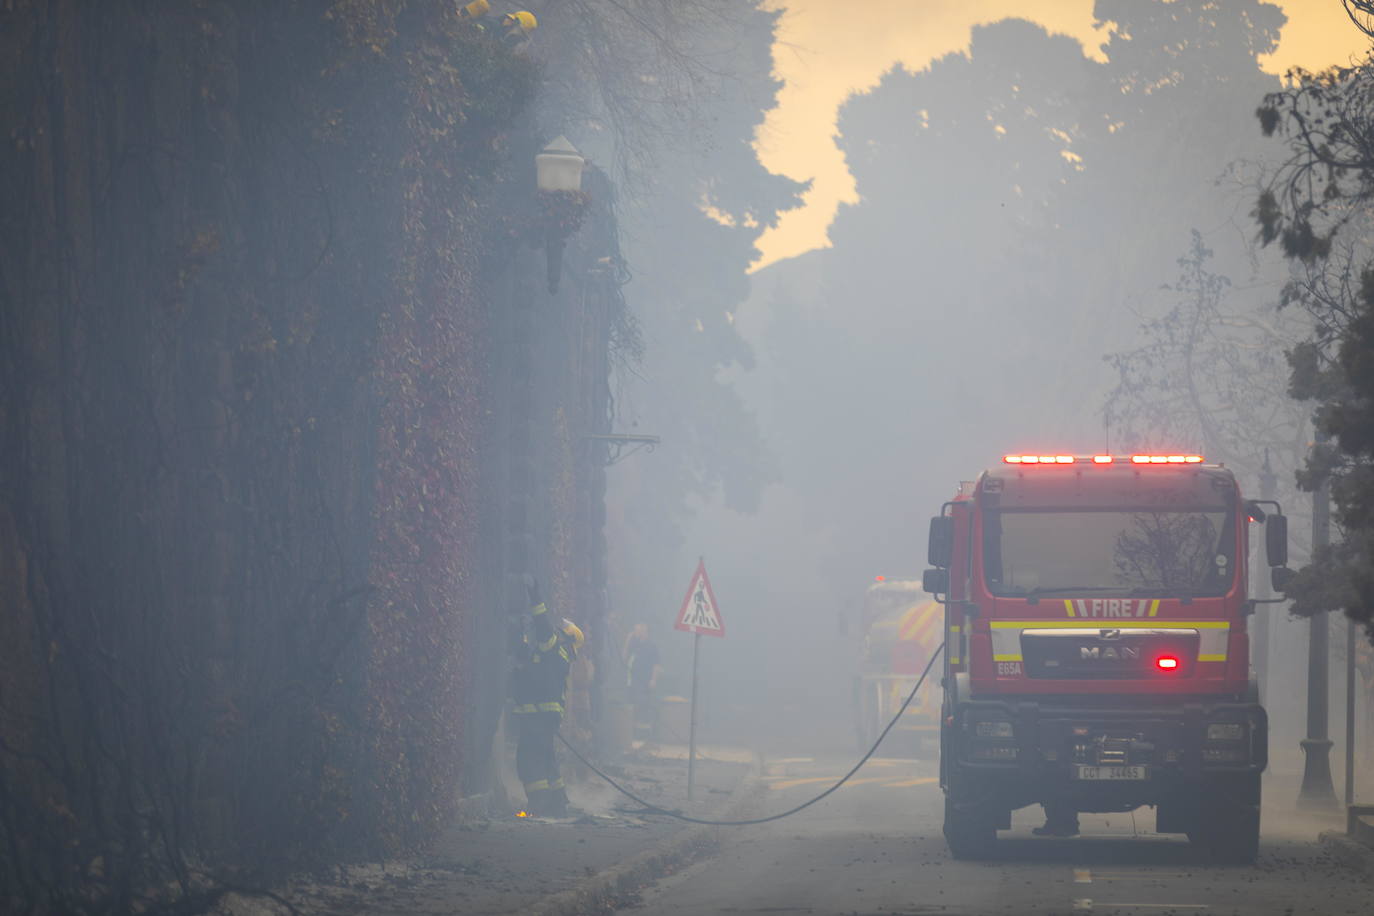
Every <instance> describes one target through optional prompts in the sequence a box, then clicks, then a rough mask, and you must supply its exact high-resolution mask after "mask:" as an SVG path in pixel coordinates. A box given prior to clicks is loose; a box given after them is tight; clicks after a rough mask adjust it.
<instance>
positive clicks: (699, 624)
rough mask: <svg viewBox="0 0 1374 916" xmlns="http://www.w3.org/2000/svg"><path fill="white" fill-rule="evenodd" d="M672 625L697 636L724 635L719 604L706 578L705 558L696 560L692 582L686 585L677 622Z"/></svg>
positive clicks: (723, 622)
mask: <svg viewBox="0 0 1374 916" xmlns="http://www.w3.org/2000/svg"><path fill="white" fill-rule="evenodd" d="M673 626H674V627H676V628H677V629H679V630H685V631H687V632H688V633H696V634H697V635H699V636H724V635H725V621H724V620H722V619H721V617H720V605H718V604H716V594H715V592H713V591H711V580H710V579H708V578H706V561H705V560H699V561H698V562H697V571H696V572H695V573H694V574H693V575H692V584H691V585H688V586H687V597H685V598H683V599H682V610H680V611H678V612H677V623H675V624H673Z"/></svg>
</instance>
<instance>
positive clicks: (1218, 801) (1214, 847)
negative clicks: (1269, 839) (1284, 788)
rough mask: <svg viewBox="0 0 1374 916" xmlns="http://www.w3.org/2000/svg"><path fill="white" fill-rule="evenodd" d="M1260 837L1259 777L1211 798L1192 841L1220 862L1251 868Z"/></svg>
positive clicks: (1240, 782)
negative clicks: (1249, 866)
mask: <svg viewBox="0 0 1374 916" xmlns="http://www.w3.org/2000/svg"><path fill="white" fill-rule="evenodd" d="M1259 835H1260V781H1259V775H1258V774H1255V775H1254V776H1246V777H1242V778H1241V779H1240V780H1239V781H1238V783H1233V784H1231V785H1228V786H1226V787H1225V790H1223V791H1220V792H1217V793H1215V794H1214V795H1211V796H1209V797H1208V799H1207V800H1206V801H1205V802H1204V803H1203V808H1202V810H1201V811H1200V812H1199V817H1198V825H1197V828H1196V830H1194V831H1192V832H1190V833H1189V834H1188V838H1189V840H1191V841H1192V842H1194V843H1196V844H1197V845H1199V846H1201V847H1202V848H1203V849H1205V850H1206V852H1207V854H1208V855H1209V856H1210V857H1211V858H1212V859H1213V860H1214V861H1216V862H1219V863H1222V864H1225V865H1249V864H1250V863H1252V862H1254V861H1255V857H1256V856H1257V855H1258V854H1259Z"/></svg>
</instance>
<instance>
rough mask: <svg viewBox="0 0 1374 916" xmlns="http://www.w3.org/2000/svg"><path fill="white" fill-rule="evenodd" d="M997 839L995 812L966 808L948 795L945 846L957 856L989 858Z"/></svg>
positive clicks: (946, 798)
mask: <svg viewBox="0 0 1374 916" xmlns="http://www.w3.org/2000/svg"><path fill="white" fill-rule="evenodd" d="M996 842H997V817H996V815H995V814H994V812H992V811H988V810H985V809H983V808H978V807H963V806H959V805H956V804H955V803H954V801H953V800H952V799H951V798H950V797H949V795H948V794H946V795H945V845H947V846H948V847H949V852H950V855H952V856H954V858H956V859H975V860H977V859H987V858H990V857H991V856H992V852H993V849H994V847H995V845H996Z"/></svg>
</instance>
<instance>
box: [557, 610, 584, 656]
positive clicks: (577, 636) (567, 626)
mask: <svg viewBox="0 0 1374 916" xmlns="http://www.w3.org/2000/svg"><path fill="white" fill-rule="evenodd" d="M562 630H563V635H564V636H566V637H567V638H568V639H571V640H572V644H573V651H574V652H576V651H578V650H579V649H581V648H582V644H583V643H584V642H586V641H587V637H586V635H585V634H584V633H583V632H582V628H581V627H579V626H578V625H577V624H575V623H573V622H572V621H571V620H569V619H568V618H566V617H564V618H563V623H562Z"/></svg>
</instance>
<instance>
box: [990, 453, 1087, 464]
mask: <svg viewBox="0 0 1374 916" xmlns="http://www.w3.org/2000/svg"><path fill="white" fill-rule="evenodd" d="M1002 460H1003V461H1004V462H1006V463H1007V464H1073V463H1074V462H1075V461H1077V460H1078V459H1076V458H1074V456H1072V455H1003V456H1002Z"/></svg>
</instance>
